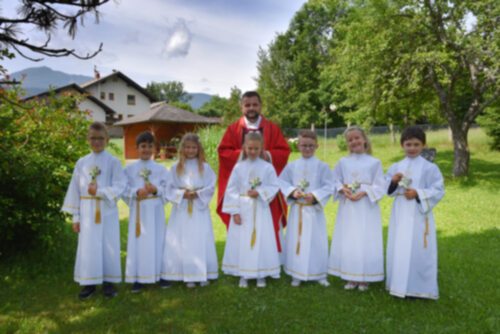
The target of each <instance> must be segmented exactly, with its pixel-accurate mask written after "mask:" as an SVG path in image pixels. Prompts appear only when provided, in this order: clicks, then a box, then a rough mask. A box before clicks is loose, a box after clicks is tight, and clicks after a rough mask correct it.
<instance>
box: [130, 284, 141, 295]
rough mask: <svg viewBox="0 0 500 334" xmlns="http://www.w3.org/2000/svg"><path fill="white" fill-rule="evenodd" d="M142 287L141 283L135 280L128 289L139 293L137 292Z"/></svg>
mask: <svg viewBox="0 0 500 334" xmlns="http://www.w3.org/2000/svg"><path fill="white" fill-rule="evenodd" d="M143 287H144V286H143V285H142V284H141V283H139V282H135V283H134V284H132V289H131V290H130V291H131V292H132V293H139V292H141V290H142V288H143Z"/></svg>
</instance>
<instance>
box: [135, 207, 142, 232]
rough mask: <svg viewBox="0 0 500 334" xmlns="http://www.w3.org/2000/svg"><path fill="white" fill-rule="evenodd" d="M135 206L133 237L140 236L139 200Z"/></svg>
mask: <svg viewBox="0 0 500 334" xmlns="http://www.w3.org/2000/svg"><path fill="white" fill-rule="evenodd" d="M135 203H136V205H135V237H136V238H139V236H140V235H141V200H140V199H137V200H136V202H135Z"/></svg>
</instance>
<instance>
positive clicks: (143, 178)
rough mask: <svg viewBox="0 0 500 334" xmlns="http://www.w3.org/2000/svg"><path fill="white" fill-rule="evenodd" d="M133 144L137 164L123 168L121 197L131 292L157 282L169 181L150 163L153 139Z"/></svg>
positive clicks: (143, 136) (164, 171)
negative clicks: (127, 211)
mask: <svg viewBox="0 0 500 334" xmlns="http://www.w3.org/2000/svg"><path fill="white" fill-rule="evenodd" d="M136 144H137V150H138V153H139V157H140V160H138V161H137V162H135V163H133V164H131V165H129V166H127V167H126V168H125V175H126V176H127V179H128V186H127V190H126V191H125V193H124V195H123V199H124V201H125V202H126V203H127V204H128V206H129V208H130V214H129V227H128V242H127V261H126V269H125V282H127V283H134V286H133V287H132V292H139V290H140V289H141V284H144V283H155V282H157V281H159V280H160V273H161V262H162V256H163V241H164V238H165V209H164V206H165V204H166V202H167V200H166V198H165V194H166V187H167V185H168V182H169V178H170V177H169V172H168V170H167V169H166V168H165V167H164V166H162V165H160V164H158V163H156V162H154V161H153V160H151V155H152V154H153V150H154V137H153V135H152V134H151V133H149V132H143V133H141V134H139V136H138V137H137V140H136ZM141 191H142V193H141ZM143 195H145V196H143Z"/></svg>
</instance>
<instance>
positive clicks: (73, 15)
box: [0, 0, 109, 61]
mask: <svg viewBox="0 0 500 334" xmlns="http://www.w3.org/2000/svg"><path fill="white" fill-rule="evenodd" d="M108 1H109V0H51V1H42V0H23V1H20V4H19V8H18V11H17V13H18V14H17V15H16V16H15V17H3V16H0V44H1V45H2V48H4V49H8V50H14V51H15V52H17V53H18V54H19V55H21V56H22V57H24V58H27V59H29V60H32V61H40V60H42V59H43V58H34V57H33V56H32V55H28V54H27V51H28V52H31V53H34V54H35V55H42V56H49V57H66V56H74V57H77V58H80V59H89V58H92V57H94V56H95V55H97V54H98V53H99V52H100V51H101V50H102V43H101V44H100V45H99V48H98V49H97V50H96V51H94V52H93V53H88V54H86V55H80V54H78V53H77V51H76V50H74V49H68V48H57V47H53V46H51V37H52V33H53V31H54V30H56V29H57V28H59V27H60V26H62V27H63V29H66V31H67V32H68V34H69V35H70V36H71V37H72V38H75V36H76V31H77V28H78V25H79V24H81V25H83V24H84V19H85V16H86V15H87V14H89V13H91V14H93V15H94V17H95V20H96V22H99V14H100V13H99V7H100V6H102V5H103V4H105V3H107V2H108ZM34 29H37V30H40V31H42V32H43V33H44V34H45V37H46V40H45V42H38V41H34V40H33V39H30V38H29V37H27V32H31V31H33V30H34Z"/></svg>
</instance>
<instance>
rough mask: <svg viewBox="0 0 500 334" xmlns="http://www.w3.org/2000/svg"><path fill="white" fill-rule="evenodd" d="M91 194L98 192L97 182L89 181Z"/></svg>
mask: <svg viewBox="0 0 500 334" xmlns="http://www.w3.org/2000/svg"><path fill="white" fill-rule="evenodd" d="M87 191H88V192H89V195H90V196H95V195H96V194H97V183H95V182H93V183H89V188H88V189H87Z"/></svg>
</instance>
